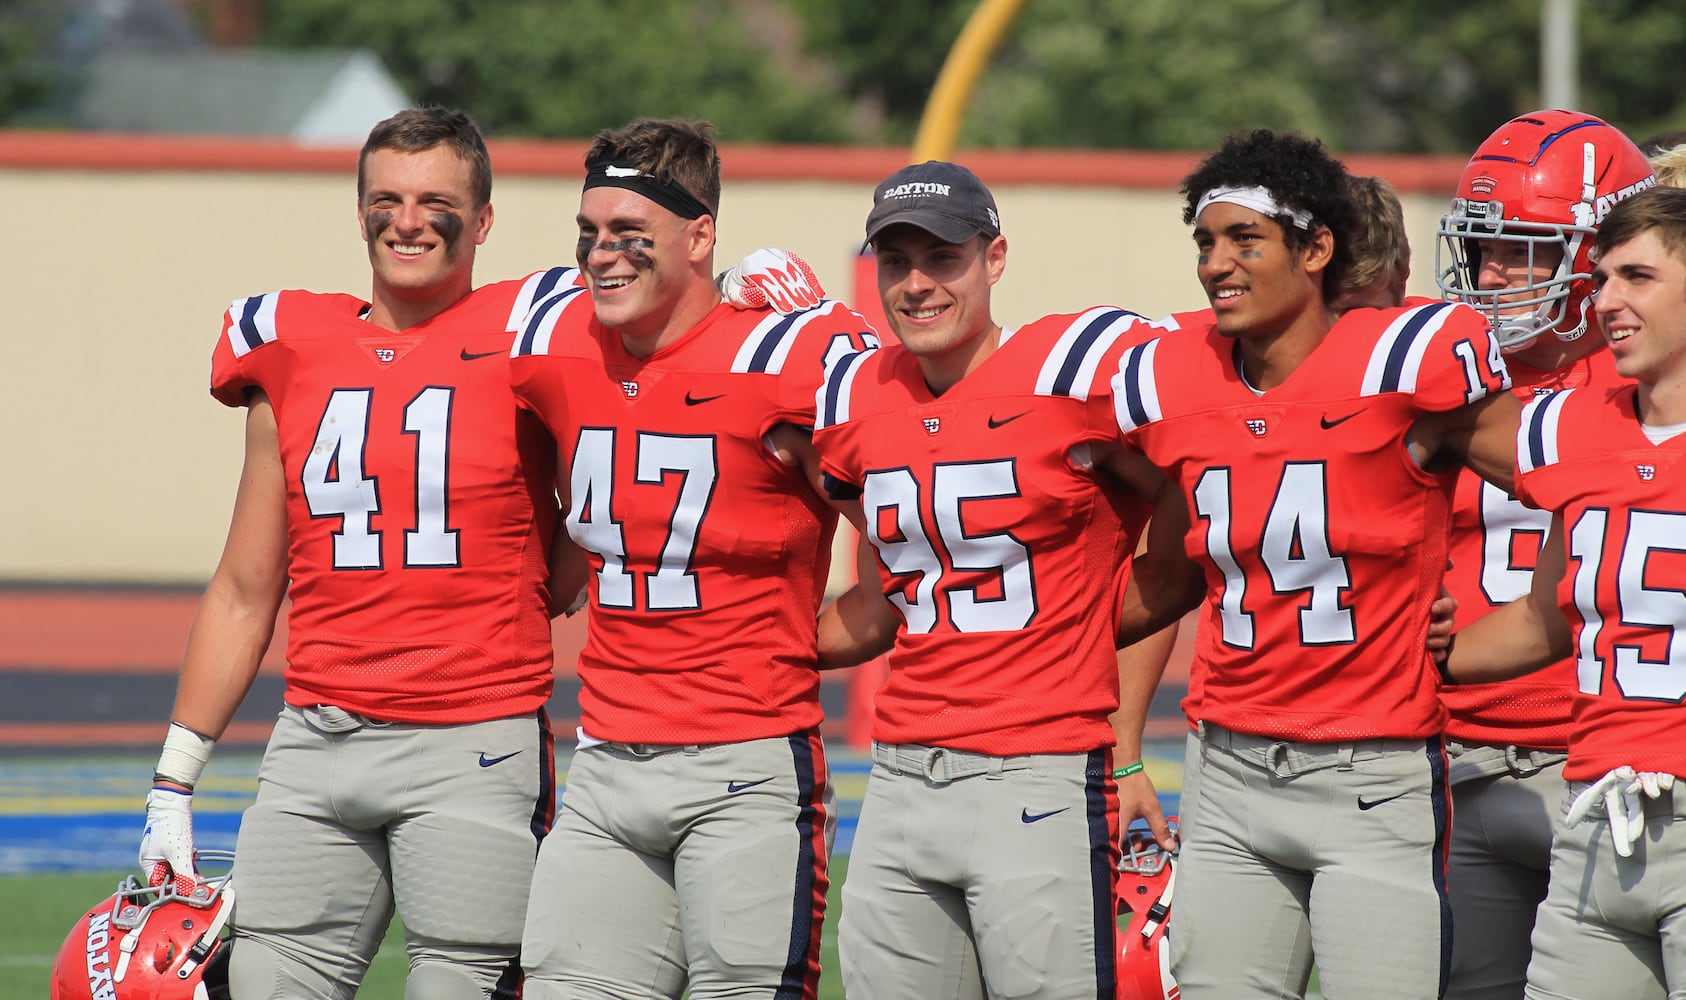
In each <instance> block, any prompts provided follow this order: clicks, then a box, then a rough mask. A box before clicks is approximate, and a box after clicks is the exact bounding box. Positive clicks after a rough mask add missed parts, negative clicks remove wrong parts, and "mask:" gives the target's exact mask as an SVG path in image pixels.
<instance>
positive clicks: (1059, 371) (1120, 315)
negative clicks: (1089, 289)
mask: <svg viewBox="0 0 1686 1000" xmlns="http://www.w3.org/2000/svg"><path fill="white" fill-rule="evenodd" d="M1141 318H1142V317H1140V316H1138V315H1137V314H1135V313H1133V312H1130V311H1129V310H1126V309H1114V308H1111V307H1101V308H1097V309H1091V310H1089V311H1088V312H1086V313H1084V314H1083V315H1081V316H1079V317H1077V319H1075V320H1073V321H1072V323H1071V325H1069V326H1067V327H1066V328H1065V330H1064V332H1062V333H1061V334H1060V336H1059V339H1058V340H1056V341H1055V342H1054V347H1053V349H1052V350H1050V351H1049V352H1048V357H1047V360H1045V361H1044V362H1043V363H1042V370H1041V371H1040V372H1038V373H1037V376H1036V394H1037V395H1038V396H1073V397H1076V398H1078V399H1087V398H1089V393H1090V390H1091V389H1092V388H1093V386H1094V383H1095V372H1096V371H1097V370H1098V369H1099V368H1100V365H1101V359H1102V358H1103V357H1105V356H1106V352H1107V351H1108V350H1110V349H1111V348H1112V345H1114V344H1116V343H1118V338H1119V337H1122V336H1123V335H1124V331H1125V330H1128V329H1129V328H1130V327H1131V325H1132V324H1134V323H1135V322H1137V321H1138V320H1141Z"/></svg>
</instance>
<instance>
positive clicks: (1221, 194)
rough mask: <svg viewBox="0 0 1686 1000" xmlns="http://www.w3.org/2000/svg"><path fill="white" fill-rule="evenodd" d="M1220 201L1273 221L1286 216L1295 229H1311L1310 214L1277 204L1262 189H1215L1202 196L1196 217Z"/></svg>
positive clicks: (1196, 208)
mask: <svg viewBox="0 0 1686 1000" xmlns="http://www.w3.org/2000/svg"><path fill="white" fill-rule="evenodd" d="M1220 201H1221V202H1225V203H1227V204H1230V205H1240V206H1241V207H1242V208H1250V209H1252V210H1253V211H1255V212H1257V213H1259V214H1260V215H1267V216H1269V217H1271V218H1273V219H1274V218H1276V217H1277V216H1280V215H1286V216H1287V217H1288V218H1289V219H1290V220H1292V221H1293V223H1294V226H1295V228H1297V229H1304V230H1307V231H1308V232H1309V231H1310V229H1311V213H1310V212H1307V211H1303V210H1301V209H1297V208H1289V207H1287V206H1286V205H1279V204H1277V203H1276V199H1275V198H1272V197H1271V196H1270V192H1269V191H1266V190H1265V189H1264V188H1262V187H1244V188H1242V187H1215V188H1213V189H1212V190H1210V191H1208V192H1206V193H1205V194H1203V195H1201V196H1200V202H1199V204H1197V205H1195V206H1194V214H1195V217H1196V218H1198V217H1199V216H1200V213H1201V212H1204V211H1206V206H1207V205H1213V204H1216V203H1218V202H1220Z"/></svg>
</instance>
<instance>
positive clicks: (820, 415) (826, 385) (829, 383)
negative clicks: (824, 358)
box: [814, 347, 877, 431]
mask: <svg viewBox="0 0 1686 1000" xmlns="http://www.w3.org/2000/svg"><path fill="white" fill-rule="evenodd" d="M876 351H877V348H874V347H869V348H867V349H866V350H864V351H854V352H852V353H849V354H844V355H841V356H839V357H837V358H834V359H832V361H831V362H830V363H829V364H827V365H826V366H825V377H824V378H823V379H821V380H820V388H819V391H818V392H816V393H815V394H814V430H816V431H817V430H819V429H821V428H823V427H834V426H836V425H838V424H841V423H843V422H844V421H846V420H848V419H849V399H850V396H851V395H852V394H853V391H854V386H855V376H856V375H857V374H859V373H860V370H861V365H863V364H865V363H866V359H867V358H870V357H871V356H872V355H873V354H874V353H875V352H876Z"/></svg>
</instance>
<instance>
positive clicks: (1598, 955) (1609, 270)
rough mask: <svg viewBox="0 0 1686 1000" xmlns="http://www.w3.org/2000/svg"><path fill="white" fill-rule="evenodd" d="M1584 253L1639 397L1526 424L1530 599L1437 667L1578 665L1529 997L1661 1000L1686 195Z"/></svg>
mask: <svg viewBox="0 0 1686 1000" xmlns="http://www.w3.org/2000/svg"><path fill="white" fill-rule="evenodd" d="M1594 259H1596V261H1597V266H1596V269H1595V270H1594V271H1593V280H1594V281H1595V283H1596V285H1597V287H1598V296H1597V299H1596V302H1597V305H1596V309H1597V317H1598V322H1599V325H1600V327H1601V328H1602V330H1603V334H1604V338H1605V340H1607V341H1608V342H1609V344H1610V353H1611V355H1612V357H1613V358H1614V361H1615V368H1616V372H1617V374H1619V375H1621V376H1622V377H1623V378H1627V379H1633V380H1634V381H1635V382H1636V383H1637V384H1628V385H1622V386H1620V387H1617V388H1595V387H1578V388H1570V389H1563V390H1560V391H1557V392H1553V393H1551V394H1550V395H1546V396H1542V397H1540V398H1539V399H1536V400H1535V401H1534V402H1532V403H1530V404H1529V405H1528V408H1527V409H1526V410H1524V411H1523V416H1522V429H1521V432H1520V434H1519V436H1518V442H1517V447H1518V461H1519V469H1518V473H1517V481H1516V486H1517V492H1518V495H1519V496H1520V497H1521V499H1522V500H1523V501H1524V502H1526V503H1528V504H1529V505H1531V506H1534V507H1537V508H1539V509H1541V510H1545V511H1549V512H1550V514H1551V533H1550V534H1549V535H1548V537H1547V539H1546V542H1545V546H1544V548H1543V549H1542V550H1541V552H1540V560H1539V566H1538V567H1537V568H1536V569H1535V570H1534V575H1533V581H1532V586H1531V587H1530V589H1529V591H1528V593H1527V594H1526V595H1525V596H1524V597H1523V598H1521V599H1519V600H1517V601H1514V602H1512V603H1511V604H1508V605H1506V606H1504V607H1502V608H1500V609H1498V610H1497V611H1494V612H1492V613H1490V614H1488V615H1486V616H1485V617H1483V618H1481V619H1479V620H1477V621H1476V622H1474V623H1473V624H1471V625H1470V626H1468V627H1467V628H1465V629H1463V630H1461V631H1460V632H1458V634H1457V643H1456V645H1455V646H1454V647H1453V649H1452V655H1451V658H1450V660H1449V662H1448V664H1447V667H1448V669H1449V671H1450V672H1451V673H1452V675H1453V676H1455V677H1457V678H1458V679H1459V680H1460V681H1465V680H1467V681H1493V680H1498V679H1502V678H1505V677H1509V676H1514V675H1516V674H1519V673H1523V672H1525V671H1528V670H1536V669H1539V668H1541V667H1544V666H1546V665H1548V664H1551V663H1553V662H1557V661H1560V660H1562V659H1564V658H1565V657H1571V656H1572V657H1573V659H1572V661H1571V662H1573V663H1574V672H1573V677H1572V679H1571V680H1570V681H1569V682H1568V683H1570V684H1571V685H1572V686H1571V693H1572V701H1571V703H1570V724H1569V733H1568V748H1567V754H1568V759H1567V762H1566V764H1565V765H1564V767H1563V777H1564V778H1565V779H1566V780H1567V781H1568V787H1567V789H1566V792H1565V794H1564V795H1563V799H1562V805H1561V806H1560V807H1559V808H1558V809H1556V810H1555V811H1554V813H1553V815H1554V816H1555V820H1554V824H1553V831H1552V833H1553V836H1552V846H1551V875H1550V881H1549V886H1548V888H1547V890H1546V896H1545V901H1544V902H1543V903H1542V904H1540V908H1539V914H1538V917H1537V921H1536V923H1535V925H1534V930H1533V942H1534V948H1533V953H1532V957H1531V958H1530V960H1529V964H1528V971H1527V995H1528V996H1529V997H1536V996H1537V997H1606V996H1610V997H1615V996H1619V997H1633V998H1638V1000H1650V998H1656V1000H1661V998H1662V997H1664V996H1665V995H1666V996H1678V995H1679V994H1680V992H1681V991H1682V989H1683V988H1686V971H1683V970H1686V940H1683V938H1682V934H1681V933H1680V930H1679V928H1678V927H1677V926H1676V924H1677V920H1676V917H1677V915H1678V914H1679V912H1680V911H1681V908H1682V907H1683V906H1686V873H1683V871H1682V863H1681V860H1680V859H1681V857H1682V853H1681V845H1682V833H1683V832H1686V828H1683V827H1682V825H1681V822H1680V817H1682V816H1683V815H1686V802H1683V801H1682V797H1681V795H1680V793H1679V791H1677V789H1678V788H1686V784H1682V783H1681V782H1680V780H1679V779H1680V777H1681V776H1682V775H1686V738H1683V736H1682V734H1683V733H1686V727H1683V726H1682V723H1683V722H1686V711H1683V709H1682V703H1683V701H1686V670H1683V669H1682V666H1681V665H1680V662H1679V656H1678V653H1677V652H1676V649H1675V647H1676V646H1677V645H1678V642H1679V635H1680V631H1681V630H1682V629H1686V608H1683V607H1682V605H1681V597H1680V595H1681V592H1682V591H1683V590H1686V568H1683V563H1682V560H1681V551H1682V538H1683V537H1686V478H1683V476H1686V438H1682V437H1681V434H1682V432H1683V431H1686V190H1682V189H1679V188H1656V189H1653V190H1648V191H1645V192H1643V193H1641V194H1637V195H1635V196H1633V197H1632V198H1631V199H1629V200H1626V201H1623V202H1621V204H1619V205H1617V206H1616V207H1615V208H1614V209H1613V210H1612V211H1611V212H1610V214H1609V215H1608V216H1607V217H1605V219H1604V220H1603V223H1602V225H1601V226H1600V228H1599V230H1598V235H1597V255H1596V257H1595V258H1594Z"/></svg>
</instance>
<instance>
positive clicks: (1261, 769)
mask: <svg viewBox="0 0 1686 1000" xmlns="http://www.w3.org/2000/svg"><path fill="white" fill-rule="evenodd" d="M1199 753H1200V756H1199V759H1198V761H1194V762H1191V763H1192V764H1193V765H1194V766H1195V767H1197V768H1198V775H1197V777H1196V782H1197V787H1198V795H1197V798H1196V801H1195V803H1194V810H1193V816H1192V817H1191V816H1189V815H1188V814H1187V813H1186V812H1185V813H1184V815H1183V833H1184V839H1183V847H1182V853H1181V858H1180V861H1179V864H1178V865H1177V894H1176V910H1175V913H1176V916H1175V924H1174V926H1173V928H1172V930H1171V932H1170V935H1169V937H1170V942H1171V962H1172V973H1173V975H1175V976H1176V980H1177V984H1178V986H1179V987H1181V990H1182V996H1183V997H1184V998H1185V1000H1207V998H1211V1000H1237V998H1254V997H1257V998H1272V1000H1279V998H1280V1000H1285V998H1290V997H1293V998H1297V997H1300V996H1303V995H1304V993H1305V988H1306V983H1307V981H1308V979H1309V977H1310V974H1311V965H1312V961H1313V956H1314V955H1315V959H1316V963H1317V968H1318V974H1319V977H1320V980H1321V983H1322V987H1323V992H1324V994H1325V995H1326V996H1330V997H1340V998H1342V1000H1351V998H1374V1000H1431V998H1434V997H1437V996H1439V995H1440V993H1441V991H1442V990H1443V989H1444V987H1445V982H1446V975H1447V967H1448V965H1449V961H1450V952H1451V942H1450V933H1451V919H1450V908H1449V903H1448V901H1447V897H1446V881H1445V880H1446V846H1447V844H1446V837H1447V834H1448V832H1449V831H1448V826H1449V822H1450V817H1449V815H1448V813H1449V809H1448V805H1449V803H1448V790H1447V785H1446V757H1445V752H1444V750H1443V748H1442V746H1441V742H1440V740H1439V738H1438V737H1436V738H1432V739H1426V740H1383V739H1376V740H1361V741H1356V742H1351V743H1299V742H1293V741H1287V740H1277V739H1272V738H1270V737H1262V736H1250V735H1246V734H1242V733H1235V732H1231V731H1230V730H1227V729H1224V728H1223V727H1221V726H1214V725H1210V724H1205V723H1203V724H1202V726H1201V746H1200V750H1199Z"/></svg>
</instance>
